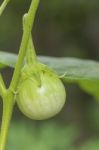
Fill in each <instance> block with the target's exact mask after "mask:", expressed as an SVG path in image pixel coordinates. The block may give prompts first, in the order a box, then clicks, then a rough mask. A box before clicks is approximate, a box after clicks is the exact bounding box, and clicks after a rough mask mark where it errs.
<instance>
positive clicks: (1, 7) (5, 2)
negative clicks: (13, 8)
mask: <svg viewBox="0 0 99 150" xmlns="http://www.w3.org/2000/svg"><path fill="white" fill-rule="evenodd" d="M9 1H10V0H4V1H3V3H2V4H1V6H0V16H1V15H2V13H3V11H4V9H5V8H6V6H7V4H8V3H9Z"/></svg>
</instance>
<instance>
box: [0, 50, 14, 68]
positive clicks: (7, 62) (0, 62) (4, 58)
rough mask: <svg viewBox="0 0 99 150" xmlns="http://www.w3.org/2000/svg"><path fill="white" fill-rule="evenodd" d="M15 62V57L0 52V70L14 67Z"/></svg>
mask: <svg viewBox="0 0 99 150" xmlns="http://www.w3.org/2000/svg"><path fill="white" fill-rule="evenodd" d="M16 61H17V55H15V54H12V53H8V52H2V51H0V68H4V67H6V66H9V67H14V66H15V63H16Z"/></svg>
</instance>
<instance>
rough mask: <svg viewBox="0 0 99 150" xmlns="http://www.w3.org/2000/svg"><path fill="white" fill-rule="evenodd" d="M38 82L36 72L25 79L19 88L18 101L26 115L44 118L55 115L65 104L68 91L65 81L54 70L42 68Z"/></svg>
mask: <svg viewBox="0 0 99 150" xmlns="http://www.w3.org/2000/svg"><path fill="white" fill-rule="evenodd" d="M39 77H40V82H41V84H38V81H37V78H35V74H33V73H32V74H31V75H30V76H29V77H27V78H26V79H24V80H23V81H22V82H21V83H20V84H19V88H18V97H17V103H18V106H19V109H20V110H21V111H22V112H23V114H24V115H26V116H27V117H29V118H31V119H35V120H43V119H48V118H50V117H53V116H55V115H56V114H57V113H59V112H60V111H61V109H62V107H63V106H64V103H65V100H66V92H65V88H64V85H63V83H62V82H61V80H60V79H59V78H58V77H57V76H56V74H55V73H54V72H50V73H49V71H47V70H43V71H42V69H41V70H40V73H39Z"/></svg>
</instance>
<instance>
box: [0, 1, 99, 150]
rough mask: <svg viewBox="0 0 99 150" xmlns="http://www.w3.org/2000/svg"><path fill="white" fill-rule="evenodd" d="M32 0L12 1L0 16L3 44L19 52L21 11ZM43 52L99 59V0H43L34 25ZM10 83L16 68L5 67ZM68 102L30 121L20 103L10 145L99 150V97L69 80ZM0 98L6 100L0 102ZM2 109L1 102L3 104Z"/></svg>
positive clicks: (10, 149) (23, 149)
mask: <svg viewBox="0 0 99 150" xmlns="http://www.w3.org/2000/svg"><path fill="white" fill-rule="evenodd" d="M30 2H31V0H21V1H20V0H12V1H11V2H10V3H9V5H8V7H7V8H6V10H5V12H4V14H3V15H2V16H1V18H0V49H1V50H3V51H7V52H13V53H18V50H19V46H20V42H21V37H22V15H23V14H24V13H25V12H26V11H27V10H28V8H29V4H30ZM33 37H34V44H35V47H36V50H37V54H38V55H48V56H57V57H62V56H65V57H77V58H83V59H86V58H87V59H94V60H98V59H99V1H97V0H90V1H88V0H75V1H74V0H43V1H41V2H40V6H39V9H38V12H37V15H36V19H35V25H34V28H33ZM2 73H3V75H4V79H5V81H6V84H7V85H8V84H9V82H10V80H11V76H12V73H13V70H12V69H9V68H7V69H5V70H3V72H2ZM66 91H67V102H66V105H65V106H64V108H63V110H62V111H61V113H60V114H59V115H57V116H56V117H54V118H52V119H50V120H46V121H31V120H29V119H28V118H26V117H24V115H23V114H21V113H20V111H19V110H18V108H17V106H16V107H15V110H14V115H13V118H12V122H11V127H10V131H9V139H8V144H7V150H33V149H34V150H98V149H99V142H98V141H99V102H97V101H96V100H95V98H93V97H91V96H90V95H88V94H86V93H85V92H84V91H82V90H81V89H80V88H79V87H78V86H77V85H74V84H73V85H69V84H66ZM0 103H1V102H0ZM0 108H1V109H0V110H1V111H0V114H2V103H1V107H0Z"/></svg>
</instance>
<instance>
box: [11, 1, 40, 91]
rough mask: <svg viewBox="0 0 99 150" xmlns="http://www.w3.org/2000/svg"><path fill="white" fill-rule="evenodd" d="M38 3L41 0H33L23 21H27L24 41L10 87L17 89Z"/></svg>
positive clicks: (24, 28)
mask: <svg viewBox="0 0 99 150" xmlns="http://www.w3.org/2000/svg"><path fill="white" fill-rule="evenodd" d="M38 4H39V0H32V2H31V6H30V9H29V12H28V13H27V14H26V15H25V16H24V17H23V21H24V19H25V23H24V24H23V25H24V26H23V31H24V32H23V37H22V42H21V46H20V50H19V56H18V62H17V64H16V67H15V71H14V74H13V77H12V82H11V84H10V88H12V89H16V87H17V83H18V80H19V75H20V71H21V68H22V65H23V59H24V57H25V54H26V50H27V45H28V41H29V37H30V34H31V30H32V25H33V23H34V18H35V14H36V10H37V7H38Z"/></svg>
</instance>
